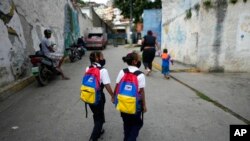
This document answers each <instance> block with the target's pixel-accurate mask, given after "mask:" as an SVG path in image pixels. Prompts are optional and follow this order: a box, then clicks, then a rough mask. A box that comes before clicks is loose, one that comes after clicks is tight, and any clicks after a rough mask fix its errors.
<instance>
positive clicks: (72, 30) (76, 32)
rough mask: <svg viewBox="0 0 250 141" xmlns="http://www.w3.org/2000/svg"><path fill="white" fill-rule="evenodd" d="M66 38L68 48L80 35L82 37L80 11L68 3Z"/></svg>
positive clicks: (66, 6)
mask: <svg viewBox="0 0 250 141" xmlns="http://www.w3.org/2000/svg"><path fill="white" fill-rule="evenodd" d="M64 33H65V40H64V45H65V47H66V48H68V47H69V46H70V45H72V44H73V43H74V42H75V41H76V39H77V38H78V37H80V26H79V20H78V13H77V11H75V10H74V9H73V8H72V7H70V6H69V5H68V4H67V5H65V25H64Z"/></svg>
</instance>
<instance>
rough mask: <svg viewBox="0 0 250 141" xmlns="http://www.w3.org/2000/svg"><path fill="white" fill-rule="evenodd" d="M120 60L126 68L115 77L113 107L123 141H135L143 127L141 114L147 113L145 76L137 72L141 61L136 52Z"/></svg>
mask: <svg viewBox="0 0 250 141" xmlns="http://www.w3.org/2000/svg"><path fill="white" fill-rule="evenodd" d="M122 59H123V61H124V62H126V63H127V64H128V67H127V68H125V69H123V70H121V71H120V72H119V74H118V76H117V79H116V87H115V105H116V109H117V110H119V111H120V112H121V117H122V119H123V128H124V141H136V138H137V136H138V134H139V131H140V129H141V127H142V126H143V113H144V112H146V111H147V108H146V101H145V91H144V88H145V75H144V74H143V73H142V72H141V71H140V70H139V67H140V66H141V61H140V56H139V55H138V54H137V53H136V52H132V53H129V54H127V55H126V56H125V57H123V58H122Z"/></svg>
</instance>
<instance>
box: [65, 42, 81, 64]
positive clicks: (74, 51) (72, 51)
mask: <svg viewBox="0 0 250 141" xmlns="http://www.w3.org/2000/svg"><path fill="white" fill-rule="evenodd" d="M66 51H67V52H68V55H69V60H70V62H75V61H76V60H81V59H82V56H83V55H84V54H85V52H84V53H83V52H82V49H81V48H80V47H79V46H78V45H76V44H73V45H71V46H70V47H69V48H66Z"/></svg>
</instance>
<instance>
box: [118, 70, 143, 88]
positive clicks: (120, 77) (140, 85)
mask: <svg viewBox="0 0 250 141" xmlns="http://www.w3.org/2000/svg"><path fill="white" fill-rule="evenodd" d="M128 70H129V72H132V73H134V72H135V71H137V70H139V69H138V68H137V67H135V66H128ZM123 76H124V71H123V70H121V71H120V72H119V74H118V76H117V78H116V83H117V84H118V83H119V82H120V81H121V79H122V77H123ZM137 79H138V86H139V89H140V88H145V86H146V82H145V75H144V74H143V73H141V74H140V75H138V76H137Z"/></svg>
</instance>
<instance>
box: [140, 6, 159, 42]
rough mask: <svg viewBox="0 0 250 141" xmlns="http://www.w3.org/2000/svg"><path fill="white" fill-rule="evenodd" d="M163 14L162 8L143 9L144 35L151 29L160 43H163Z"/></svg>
mask: <svg viewBox="0 0 250 141" xmlns="http://www.w3.org/2000/svg"><path fill="white" fill-rule="evenodd" d="M161 16H162V14H161V9H153V10H144V11H143V36H144V35H146V34H147V31H148V30H151V31H152V32H153V33H154V34H155V35H156V38H157V42H158V43H159V44H161V21H162V20H161Z"/></svg>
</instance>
